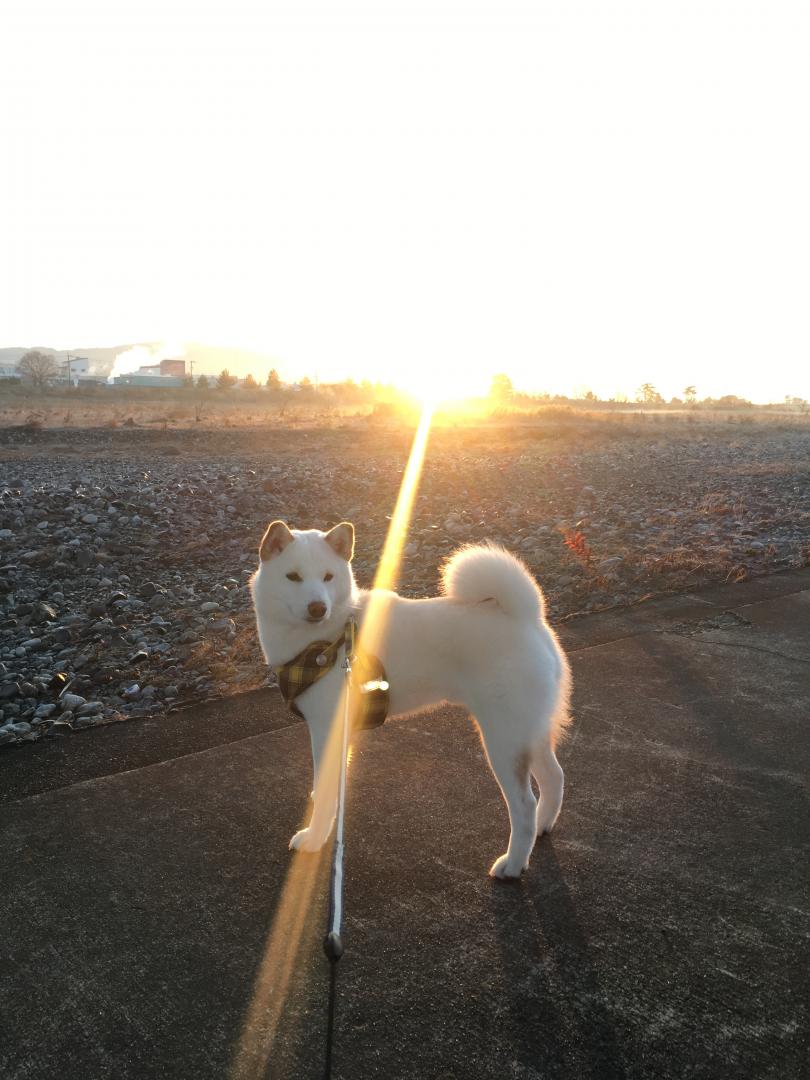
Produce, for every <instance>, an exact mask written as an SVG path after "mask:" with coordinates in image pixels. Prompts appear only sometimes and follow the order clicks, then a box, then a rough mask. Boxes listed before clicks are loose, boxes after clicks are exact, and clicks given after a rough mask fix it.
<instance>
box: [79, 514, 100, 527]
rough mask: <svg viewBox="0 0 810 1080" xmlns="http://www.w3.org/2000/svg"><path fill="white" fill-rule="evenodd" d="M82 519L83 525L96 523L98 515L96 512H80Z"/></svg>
mask: <svg viewBox="0 0 810 1080" xmlns="http://www.w3.org/2000/svg"><path fill="white" fill-rule="evenodd" d="M82 521H83V522H84V523H85V525H98V516H97V515H96V514H82Z"/></svg>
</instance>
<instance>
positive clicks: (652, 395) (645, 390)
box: [636, 382, 664, 405]
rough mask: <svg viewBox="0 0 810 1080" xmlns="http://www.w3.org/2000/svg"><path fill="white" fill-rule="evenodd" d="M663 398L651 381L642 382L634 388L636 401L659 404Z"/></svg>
mask: <svg viewBox="0 0 810 1080" xmlns="http://www.w3.org/2000/svg"><path fill="white" fill-rule="evenodd" d="M663 400H664V399H663V398H662V397H661V395H660V394H659V393H658V391H657V390H656V389H655V387H654V386H653V384H652V383H648V382H645V383H642V384H641V386H640V387H639V388H638V390H636V401H643V402H644V404H645V405H660V404H661V403H662V402H663Z"/></svg>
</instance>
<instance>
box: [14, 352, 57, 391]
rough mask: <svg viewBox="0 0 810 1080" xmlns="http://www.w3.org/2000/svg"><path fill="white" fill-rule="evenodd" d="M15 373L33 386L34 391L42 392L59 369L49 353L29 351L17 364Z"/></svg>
mask: <svg viewBox="0 0 810 1080" xmlns="http://www.w3.org/2000/svg"><path fill="white" fill-rule="evenodd" d="M17 371H18V372H19V374H20V375H21V376H22V377H23V378H24V379H27V380H28V381H29V382H30V383H31V384H32V385H33V386H34V389H36V390H42V389H43V388H44V387H46V386H47V385H48V383H49V382H50V380H51V379H53V378H54V376H55V375H56V374H57V373H58V371H59V368H58V367H57V366H56V360H55V359H54V357H53V355H52V354H51V353H44V352H40V350H39V349H31V350H30V351H29V352H27V353H26V354H25V356H23V357H22V359H21V360H20V362H19V364H17Z"/></svg>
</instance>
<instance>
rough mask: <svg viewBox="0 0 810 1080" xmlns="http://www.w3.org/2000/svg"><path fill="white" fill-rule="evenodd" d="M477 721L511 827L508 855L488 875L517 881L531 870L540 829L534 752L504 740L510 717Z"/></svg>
mask: <svg viewBox="0 0 810 1080" xmlns="http://www.w3.org/2000/svg"><path fill="white" fill-rule="evenodd" d="M477 719H478V726H479V728H480V730H481V739H482V741H483V743H484V749H485V750H486V754H487V758H488V759H489V764H490V766H491V768H492V771H493V773H494V774H495V779H496V780H497V781H498V784H499V785H500V789H501V792H502V794H503V797H504V801H505V802H506V807H507V809H508V811H509V824H510V825H511V827H512V831H511V834H510V836H509V847H508V848H507V851H506V854H504V855H501V856H500V858H498V859H496V860H495V862H494V863H493V864H492V867H491V869H490V871H489V872H490V875H491V876H492V877H495V878H517V877H520V875H521V873H522V872H523V871H524V870H526V869H528V866H529V856H530V855H531V851H532V848H533V847H534V841H535V836H536V830H537V819H536V812H537V799H536V798H535V796H534V792H533V791H532V785H531V766H532V752H531V750H530V749H529V748H528V747H526V748H525V749H523V750H519V749H517V748H516V746H515V743H514V741H513V740H511V739H505V738H504V730H505V728H506V727H507V725H508V719H507V718H502V719H500V720H499V721H498V722H494V723H492V724H489V723H481V719H480V717H477Z"/></svg>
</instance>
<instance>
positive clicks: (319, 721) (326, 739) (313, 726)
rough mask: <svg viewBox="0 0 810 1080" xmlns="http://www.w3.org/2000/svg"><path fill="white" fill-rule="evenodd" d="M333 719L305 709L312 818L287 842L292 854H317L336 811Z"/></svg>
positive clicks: (326, 713) (337, 755)
mask: <svg viewBox="0 0 810 1080" xmlns="http://www.w3.org/2000/svg"><path fill="white" fill-rule="evenodd" d="M333 720H335V717H334V716H333V715H332V713H331V712H330V711H328V710H325V711H321V710H316V709H311V710H309V715H308V716H307V727H308V728H309V737H310V741H311V743H312V770H313V774H314V781H313V791H312V799H313V806H312V816H311V818H310V821H309V825H308V826H307V827H306V828H305V829H299V831H298V832H297V833H296V834H295V836H293V838H292V840H290V847H291V848H293V849H295V850H296V851H320V849H321V848H322V847H323V845H324V844H325V843H326V841H327V840H328V838H329V834H330V832H331V831H332V824H333V822H334V820H335V811H336V809H337V789H338V772H339V767H340V742H341V740H340V734H341V732H340V730H339V727H340V725H339V723H336V724H335V732H334V737H332V738H331V739H330V729H331V727H332V723H333Z"/></svg>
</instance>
